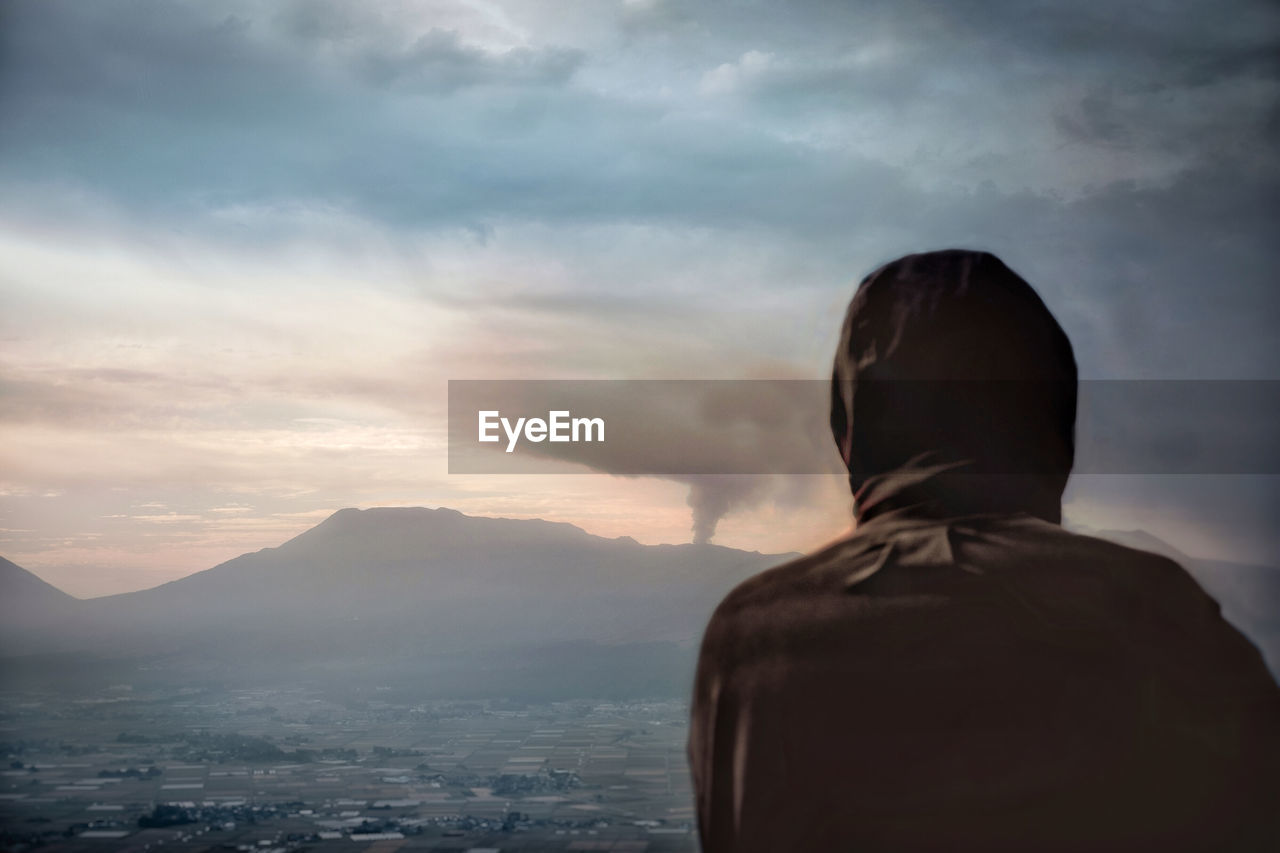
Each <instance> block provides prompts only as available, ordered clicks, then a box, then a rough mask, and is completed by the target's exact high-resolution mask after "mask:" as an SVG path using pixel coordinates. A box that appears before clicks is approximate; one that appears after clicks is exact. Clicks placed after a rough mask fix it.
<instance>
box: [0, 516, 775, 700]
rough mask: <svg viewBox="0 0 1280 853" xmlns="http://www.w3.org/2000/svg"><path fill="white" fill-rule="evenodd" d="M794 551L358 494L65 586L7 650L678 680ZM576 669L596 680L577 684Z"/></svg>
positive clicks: (262, 667) (167, 667)
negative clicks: (222, 545) (96, 590)
mask: <svg viewBox="0 0 1280 853" xmlns="http://www.w3.org/2000/svg"><path fill="white" fill-rule="evenodd" d="M789 556H792V555H764V554H758V553H754V552H745V551H738V550H734V549H731V548H723V547H719V546H715V545H641V544H639V543H637V542H636V541H635V540H633V539H630V538H627V537H623V538H619V539H605V538H602V537H599V536H592V535H590V534H588V533H586V532H585V531H583V530H581V529H579V528H577V527H574V526H572V525H569V524H557V523H552V522H547V521H541V520H518V519H500V518H479V517H472V516H466V515H463V514H462V513H459V512H456V511H454V510H450V509H435V510H431V509H422V508H385V509H370V510H363V511H361V510H356V509H345V510H341V511H339V512H337V513H335V514H334V515H332V516H330V517H329V518H328V519H327V520H325V521H324V522H322V523H321V524H319V525H317V526H316V527H314V528H312V529H311V530H308V531H306V532H305V533H303V534H301V535H299V536H297V537H295V538H293V539H291V540H289V541H288V542H286V543H284V544H283V545H281V546H279V547H277V548H265V549H262V550H260V551H257V552H254V553H251V554H244V555H242V556H240V557H236V558H235V559H233V560H229V561H227V562H225V563H222V564H221V565H218V566H215V567H214V568H212V569H209V570H207V571H204V572H200V573H197V574H195V575H191V576H189V577H185V578H182V579H181V580H177V581H173V582H171V583H167V584H163V585H161V586H158V587H155V588H153V589H148V590H143V591H141V592H133V593H127V594H124V595H115V596H109V597H106V598H98V599H90V600H87V601H78V600H75V599H70V597H69V596H68V597H67V598H68V599H69V601H70V602H71V610H70V611H69V612H67V613H62V612H59V613H57V614H54V613H52V611H48V613H47V614H46V615H47V616H48V618H47V619H45V620H44V621H43V622H41V620H39V619H36V620H31V619H28V620H26V621H25V622H24V624H23V625H22V631H21V637H20V639H21V642H17V639H18V638H15V637H14V636H13V635H14V634H15V633H16V632H14V631H11V630H9V628H8V626H5V628H4V629H3V631H2V633H0V644H2V645H3V649H4V653H5V654H7V655H12V654H14V653H15V652H17V653H27V654H29V653H31V652H32V651H40V652H43V653H46V654H62V655H66V654H75V653H92V654H93V655H94V656H95V657H96V658H97V659H98V660H99V661H100V662H101V663H102V666H103V667H104V669H107V670H113V669H117V668H118V665H123V664H125V663H127V662H134V661H141V662H144V663H145V666H146V667H147V670H146V671H148V672H167V673H170V674H173V675H175V676H177V675H179V674H182V675H184V676H192V675H194V674H200V675H201V677H207V678H215V679H226V678H234V679H244V678H250V679H252V678H266V679H272V678H279V677H281V673H282V672H283V671H287V672H288V674H289V677H294V678H304V679H305V678H317V679H324V678H335V677H349V676H350V675H351V674H352V673H361V674H362V675H363V676H368V677H370V678H374V679H381V680H389V679H403V678H417V677H420V676H421V675H422V673H424V672H430V673H431V677H432V678H433V679H434V680H435V681H436V682H437V683H438V684H439V685H440V686H441V689H444V688H445V687H446V686H448V687H451V689H459V685H469V686H470V687H473V688H479V687H482V686H483V682H485V681H486V680H487V681H488V682H493V684H491V685H490V688H489V689H494V685H497V686H499V687H500V686H502V685H503V684H505V685H508V686H510V685H511V684H512V683H513V682H512V679H516V680H517V681H519V682H521V683H525V685H526V686H527V687H530V688H539V687H540V686H543V685H547V684H555V683H564V686H565V688H566V689H568V688H569V687H570V686H574V688H575V689H584V690H585V689H587V688H589V687H593V686H594V687H597V688H599V687H601V686H602V685H603V686H605V687H608V686H610V685H613V684H614V683H617V684H623V683H624V682H626V680H627V679H628V678H630V679H632V681H634V682H635V683H636V684H643V685H647V686H649V687H655V686H663V685H665V687H666V688H670V689H673V690H681V691H682V690H683V689H684V688H685V687H686V686H687V678H688V677H689V676H690V675H691V668H692V660H693V656H694V653H695V651H696V643H697V640H698V638H699V636H700V634H701V631H702V628H703V626H704V625H705V624H706V620H707V618H708V617H709V616H710V614H711V611H712V609H713V608H714V607H715V605H716V604H717V603H718V602H719V600H720V599H721V598H722V597H723V596H724V594H725V593H726V592H728V591H729V589H731V588H732V587H733V586H734V585H736V584H737V583H738V582H740V581H742V580H744V579H745V578H747V577H749V576H751V575H753V574H755V573H757V572H759V571H761V570H762V569H765V568H767V567H769V566H771V565H775V564H777V563H779V562H783V561H784V560H786V559H788V557H789ZM14 568H15V569H17V567H16V566H15V567H14ZM17 571H19V572H21V571H22V570H21V569H17ZM23 574H24V575H27V577H29V578H31V579H32V580H36V582H37V583H42V582H40V581H38V580H37V579H35V578H34V576H30V575H29V574H28V573H25V572H24V573H23ZM23 583H26V581H25V580H24V581H23ZM50 589H52V588H50ZM55 592H56V591H55ZM59 594H60V593H59ZM33 622H35V623H36V624H33ZM646 667H647V670H646ZM507 670H511V672H507ZM575 671H576V672H578V673H580V674H583V673H585V674H587V675H586V676H584V677H585V679H586V681H589V682H592V683H581V684H577V685H569V684H567V683H566V682H568V681H573V680H574V679H573V677H572V676H573V673H574V672H575ZM482 673H483V674H484V675H483V677H481V674H482ZM503 673H506V674H505V675H504V674H503ZM578 680H579V681H582V680H583V679H578ZM580 695H581V694H580Z"/></svg>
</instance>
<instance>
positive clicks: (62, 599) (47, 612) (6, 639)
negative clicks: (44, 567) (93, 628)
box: [0, 557, 82, 655]
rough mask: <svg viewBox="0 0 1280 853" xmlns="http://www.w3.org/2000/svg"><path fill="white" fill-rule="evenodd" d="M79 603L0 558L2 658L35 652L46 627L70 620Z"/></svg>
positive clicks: (40, 643)
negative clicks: (8, 655) (3, 656)
mask: <svg viewBox="0 0 1280 853" xmlns="http://www.w3.org/2000/svg"><path fill="white" fill-rule="evenodd" d="M81 603H82V602H80V600H79V599H76V598H73V597H72V596H70V595H67V594H66V593H65V592H63V591H62V590H60V589H58V588H57V587H55V586H53V585H51V584H48V583H45V582H44V581H42V580H41V579H40V578H38V577H36V576H35V575H33V574H32V573H31V572H29V571H27V570H26V569H24V568H22V567H21V566H19V565H18V564H16V563H13V562H11V561H9V560H6V559H5V558H4V557H0V649H2V650H3V653H4V654H10V655H12V654H25V653H30V652H34V651H39V650H40V649H41V648H42V645H43V644H42V642H41V637H42V635H43V634H44V633H45V632H46V631H47V629H48V627H49V626H50V625H58V624H63V623H65V622H67V621H68V620H70V619H71V618H72V617H73V615H74V614H75V613H77V612H78V609H77V605H79V604H81Z"/></svg>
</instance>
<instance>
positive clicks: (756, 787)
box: [689, 250, 1280, 853]
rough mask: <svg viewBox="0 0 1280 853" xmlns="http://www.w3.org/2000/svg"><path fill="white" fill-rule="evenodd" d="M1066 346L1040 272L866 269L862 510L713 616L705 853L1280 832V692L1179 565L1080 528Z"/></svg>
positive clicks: (842, 398) (943, 256) (698, 716)
mask: <svg viewBox="0 0 1280 853" xmlns="http://www.w3.org/2000/svg"><path fill="white" fill-rule="evenodd" d="M1075 414H1076V365H1075V359H1074V356H1073V353H1072V349H1071V345H1070V343H1069V341H1068V340H1067V337H1066V335H1065V334H1064V333H1063V331H1062V329H1061V328H1060V327H1059V325H1058V323H1057V322H1056V321H1055V320H1054V318H1053V316H1052V315H1051V314H1050V313H1049V311H1048V309H1047V308H1046V307H1045V305H1044V303H1043V302H1041V300H1040V298H1039V297H1038V296H1037V295H1036V294H1035V292H1034V291H1033V290H1032V289H1031V287H1030V285H1028V284H1027V283H1026V282H1025V281H1023V280H1022V279H1021V278H1020V277H1019V276H1017V275H1016V274H1015V273H1013V272H1012V271H1010V270H1009V269H1008V268H1007V267H1006V266H1005V265H1004V264H1003V263H1001V262H1000V261H999V260H998V259H997V258H995V257H994V256H992V255H990V254H986V253H981V252H967V251H954V250H953V251H945V252H932V253H928V254H920V255H911V256H908V257H905V258H902V259H900V260H897V261H894V262H893V263H890V264H888V265H886V266H885V267H882V268H881V269H879V270H877V271H876V272H874V273H872V274H871V275H870V276H868V277H867V278H866V279H865V280H864V281H863V282H862V284H861V286H860V287H859V289H858V291H857V294H856V295H855V296H854V298H853V302H852V304H851V305H850V307H849V311H848V315H847V317H846V319H845V323H844V328H843V334H842V336H841V342H840V348H839V350H838V352H837V354H836V362H835V372H834V379H833V383H832V411H831V425H832V429H833V432H834V434H835V439H836V443H837V445H838V446H839V449H840V452H841V455H842V456H843V458H844V461H845V463H846V465H847V467H848V470H849V481H850V485H851V486H852V488H853V491H854V512H855V516H856V519H857V527H856V532H855V533H854V535H853V536H852V537H850V538H848V539H846V540H844V541H842V542H840V543H838V544H836V545H834V546H832V547H830V548H827V549H826V550H824V551H822V552H820V553H818V554H815V555H813V556H810V557H805V558H803V559H800V560H797V561H795V562H793V563H790V564H787V565H784V566H781V567H778V568H775V569H772V570H770V571H767V572H764V573H763V574H760V575H758V576H756V577H754V578H752V579H750V580H748V581H747V582H745V583H744V584H742V585H741V586H739V587H738V588H737V589H735V590H734V591H733V592H732V593H731V594H730V595H729V596H728V597H727V598H726V599H725V600H724V602H723V603H722V604H721V605H720V607H719V608H718V609H717V610H716V613H715V615H714V616H713V617H712V619H711V622H710V625H709V626H708V628H707V631H706V635H705V637H704V640H703V646H702V653H701V658H700V660H699V665H698V674H697V679H696V684H695V688H694V697H693V709H692V723H691V729H690V735H689V759H690V764H691V768H692V772H693V780H694V787H695V790H696V796H697V809H698V824H699V830H700V833H701V837H702V845H703V851H704V853H726V852H727V851H734V853H743V852H744V851H771V852H772V853H780V852H781V851H827V850H839V851H844V850H894V851H897V850H949V851H950V850H1017V851H1046V850H1072V851H1074V850H1124V851H1129V850H1235V849H1260V850H1261V849H1270V850H1280V835H1278V834H1277V815H1280V787H1278V786H1277V772H1278V771H1280V764H1278V762H1280V736H1278V735H1277V727H1278V726H1280V689H1277V687H1276V684H1275V683H1274V681H1273V680H1272V679H1271V677H1270V675H1269V674H1268V672H1267V670H1266V668H1265V666H1264V665H1263V662H1262V659H1261V656H1260V655H1259V653H1258V651H1257V650H1256V649H1255V648H1254V647H1253V646H1252V645H1251V644H1250V643H1249V642H1248V641H1247V640H1246V639H1245V638H1244V637H1243V636H1241V635H1240V634H1239V632H1237V631H1236V630H1235V629H1234V628H1232V627H1231V626H1230V625H1228V624H1227V623H1226V622H1225V621H1223V619H1222V617H1221V616H1220V614H1219V609H1218V606H1217V604H1216V603H1215V602H1214V601H1213V600H1212V599H1211V598H1209V596H1207V595H1206V594H1205V593H1204V592H1203V591H1202V590H1201V589H1200V588H1199V587H1198V586H1197V585H1196V583H1195V582H1194V581H1193V580H1192V579H1191V578H1190V576H1188V575H1187V573H1186V572H1185V571H1184V570H1183V569H1182V568H1181V567H1180V566H1178V565H1177V564H1176V563H1173V562H1172V561H1170V560H1168V559H1166V558H1164V557H1161V556H1157V555H1155V554H1149V553H1146V552H1143V551H1136V550H1133V549H1129V548H1125V547H1122V546H1120V545H1115V544H1111V543H1109V542H1104V541H1102V540H1098V539H1093V538H1089V537H1085V536H1078V535H1074V534H1071V533H1068V532H1066V531H1064V530H1063V529H1062V528H1061V527H1060V526H1059V522H1060V520H1061V496H1062V491H1063V488H1064V487H1065V485H1066V481H1067V477H1068V474H1069V473H1070V470H1071V464H1072V461H1073V453H1074V427H1075Z"/></svg>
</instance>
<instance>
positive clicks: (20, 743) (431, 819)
mask: <svg viewBox="0 0 1280 853" xmlns="http://www.w3.org/2000/svg"><path fill="white" fill-rule="evenodd" d="M0 699H2V702H0V753H2V754H3V759H4V770H3V771H2V775H0V848H3V849H5V850H14V851H18V850H42V851H97V853H105V851H109V850H110V851H115V850H121V851H146V850H154V849H158V848H160V847H161V846H163V849H164V850H165V851H175V850H176V851H199V850H241V851H247V850H255V851H300V850H302V849H314V850H326V851H327V850H333V851H350V850H370V851H378V853H388V851H391V850H441V851H444V850H457V851H465V850H472V851H480V850H613V851H632V853H639V851H647V853H675V852H676V851H693V850H696V849H697V844H696V840H695V837H696V832H695V830H694V817H693V809H692V794H691V787H690V781H689V773H688V769H687V765H686V761H685V757H684V741H685V736H686V714H687V708H686V707H685V705H684V704H683V703H681V702H678V701H668V700H655V701H650V702H627V703H613V702H604V701H589V700H580V701H568V702H555V703H549V704H538V705H532V704H524V703H520V702H514V701H510V700H485V701H441V700H433V701H427V702H422V701H408V700H405V699H403V698H401V697H399V696H398V695H397V692H396V691H395V690H394V689H393V688H391V687H386V688H374V689H352V690H350V691H349V692H346V693H333V692H329V693H321V692H318V691H315V690H312V689H307V688H287V689H285V688H281V689H263V690H241V691H232V692H226V691H221V690H215V689H204V688H176V689H150V690H137V691H135V690H134V689H133V688H132V687H131V686H130V685H124V684H122V685H115V686H113V687H111V688H110V689H108V690H105V691H102V692H100V693H98V694H95V695H87V696H79V697H75V698H70V697H67V696H65V695H56V696H55V695H54V694H37V693H23V694H19V693H6V694H4V695H3V696H2V697H0Z"/></svg>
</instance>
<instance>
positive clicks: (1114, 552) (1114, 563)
mask: <svg viewBox="0 0 1280 853" xmlns="http://www.w3.org/2000/svg"><path fill="white" fill-rule="evenodd" d="M922 536H923V537H928V536H935V537H936V536H941V537H942V541H943V542H945V545H946V551H945V554H944V560H945V561H947V562H953V563H954V564H955V565H956V566H957V568H959V569H967V570H969V571H971V572H972V573H973V574H974V575H975V576H982V575H984V574H985V575H986V576H988V577H989V579H990V580H992V581H996V580H998V579H1000V578H1001V577H1007V578H1016V579H1017V580H1018V585H1019V586H1023V585H1024V584H1025V585H1029V586H1031V587H1035V586H1038V585H1040V584H1041V583H1043V584H1044V585H1045V586H1046V587H1047V588H1052V589H1063V588H1064V583H1065V584H1067V586H1066V587H1065V588H1068V589H1084V588H1085V587H1094V588H1095V591H1098V592H1101V588H1105V589H1106V590H1107V593H1108V594H1107V597H1109V598H1110V597H1113V596H1114V597H1118V598H1133V599H1136V598H1145V599H1147V600H1148V603H1150V604H1156V603H1157V602H1161V601H1164V602H1165V603H1173V602H1174V601H1176V602H1179V603H1180V605H1181V607H1179V608H1178V609H1182V608H1185V607H1187V606H1191V607H1193V608H1194V607H1197V606H1206V605H1207V606H1208V607H1211V608H1212V609H1213V610H1214V611H1215V613H1216V610H1217V606H1216V603H1215V602H1213V600H1212V599H1211V598H1209V597H1208V595H1207V594H1206V593H1204V592H1203V590H1202V589H1201V588H1200V586H1199V584H1197V583H1196V581H1195V580H1194V579H1193V578H1192V577H1191V575H1190V574H1189V573H1188V572H1187V571H1186V570H1185V569H1184V568H1183V567H1182V566H1181V565H1180V564H1179V563H1177V562H1176V561H1174V560H1172V559H1170V558H1169V557H1166V556H1164V555H1162V554H1158V553H1154V552H1151V551H1144V550H1140V549H1137V548H1132V547H1129V546H1126V545H1122V544H1119V543H1117V542H1113V541H1111V540H1107V539H1101V538H1098V537H1095V536H1089V535H1086V534H1082V533H1077V532H1073V531H1069V530H1066V529H1065V528H1063V527H1061V526H1060V525H1057V524H1052V523H1049V522H1047V521H1042V520H1040V519H1036V518H1033V517H1030V516H1025V515H1018V516H1008V517H990V518H974V519H957V520H950V521H944V522H939V523H937V524H926V525H890V524H885V525H877V526H868V528H866V529H865V530H859V531H856V532H854V533H853V534H851V535H850V536H848V537H845V538H843V539H840V540H838V541H836V542H834V543H832V544H830V545H828V546H826V547H824V548H822V549H820V550H818V551H816V552H814V553H813V554H809V555H806V556H803V557H799V558H796V559H794V560H790V561H788V562H786V563H782V564H780V565H778V566H774V567H773V568H770V569H766V570H765V571H763V572H760V573H758V574H756V575H754V576H752V577H750V578H748V579H747V580H745V581H743V582H741V583H739V584H738V585H737V586H736V587H734V588H733V590H731V591H730V592H729V593H728V594H727V595H726V596H725V597H724V599H723V600H722V601H721V602H720V605H719V606H718V607H717V608H716V610H715V612H714V614H713V616H712V619H711V624H710V626H709V632H713V631H716V630H721V629H730V628H732V627H733V626H735V625H741V624H748V623H749V624H750V625H751V626H752V627H758V625H759V624H760V623H765V624H768V623H770V622H773V621H777V617H778V616H779V615H782V614H785V615H786V616H787V617H795V616H801V615H803V614H804V613H805V612H806V609H812V610H815V611H816V610H821V609H823V608H824V607H825V606H826V605H827V603H830V602H832V601H836V600H839V601H847V600H849V598H850V597H849V596H848V592H849V590H850V589H851V588H853V586H854V584H855V582H856V579H857V578H859V577H861V576H866V575H868V574H871V573H874V572H876V571H878V570H880V568H881V567H883V566H885V565H892V564H893V563H894V562H895V560H905V559H906V556H905V555H904V553H903V552H905V550H906V549H905V548H904V547H903V542H904V541H908V540H909V541H911V543H912V547H916V546H917V545H918V543H919V541H920V538H921V537H922ZM895 548H896V550H895ZM872 589H874V587H872ZM860 590H861V588H860ZM875 597H876V596H875V595H874V593H873V594H870V595H862V596H859V597H858V600H860V601H867V600H870V599H874V598H875ZM787 621H788V623H789V624H795V622H794V621H793V620H791V619H790V618H788V620H787Z"/></svg>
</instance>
